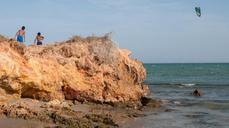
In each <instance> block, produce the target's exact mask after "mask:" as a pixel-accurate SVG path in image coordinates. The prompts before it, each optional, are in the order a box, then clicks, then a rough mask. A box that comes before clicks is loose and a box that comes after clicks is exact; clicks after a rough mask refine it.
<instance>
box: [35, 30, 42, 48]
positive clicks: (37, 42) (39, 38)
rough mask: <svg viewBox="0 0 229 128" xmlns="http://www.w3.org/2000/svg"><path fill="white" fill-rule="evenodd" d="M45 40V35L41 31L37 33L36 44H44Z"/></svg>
mask: <svg viewBox="0 0 229 128" xmlns="http://www.w3.org/2000/svg"><path fill="white" fill-rule="evenodd" d="M43 40H44V36H42V35H41V33H40V32H38V33H37V36H36V38H35V40H34V44H37V45H42V41H43Z"/></svg>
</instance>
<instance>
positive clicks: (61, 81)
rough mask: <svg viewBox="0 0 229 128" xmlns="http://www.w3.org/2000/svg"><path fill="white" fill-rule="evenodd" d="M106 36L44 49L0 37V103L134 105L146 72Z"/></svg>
mask: <svg viewBox="0 0 229 128" xmlns="http://www.w3.org/2000/svg"><path fill="white" fill-rule="evenodd" d="M130 54H131V52H130V51H129V50H126V49H120V48H118V47H117V46H115V45H114V43H113V42H112V40H111V39H110V38H109V36H103V37H95V36H91V37H86V38H82V37H79V36H75V37H73V38H72V39H70V40H68V41H65V42H59V43H55V44H48V45H43V46H35V45H31V46H28V47H27V46H25V45H24V44H19V43H17V42H15V41H14V40H7V39H6V38H3V37H1V39H0V94H1V98H0V99H1V100H2V101H3V100H8V99H10V98H33V99H38V100H43V101H50V100H55V99H58V100H64V99H66V100H77V101H82V102H83V101H89V102H99V103H104V102H108V103H109V102H112V103H113V102H128V101H138V100H139V99H140V98H141V97H143V96H144V95H146V94H147V93H148V91H149V89H148V86H146V85H143V81H144V79H145V77H146V71H145V69H144V67H143V65H142V63H141V62H139V61H138V60H135V59H131V58H130V57H129V55H130Z"/></svg>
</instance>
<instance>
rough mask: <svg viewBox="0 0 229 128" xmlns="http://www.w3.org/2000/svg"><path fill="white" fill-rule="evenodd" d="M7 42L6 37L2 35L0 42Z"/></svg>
mask: <svg viewBox="0 0 229 128" xmlns="http://www.w3.org/2000/svg"><path fill="white" fill-rule="evenodd" d="M6 40H8V39H7V38H6V37H5V36H3V35H0V42H1V41H6Z"/></svg>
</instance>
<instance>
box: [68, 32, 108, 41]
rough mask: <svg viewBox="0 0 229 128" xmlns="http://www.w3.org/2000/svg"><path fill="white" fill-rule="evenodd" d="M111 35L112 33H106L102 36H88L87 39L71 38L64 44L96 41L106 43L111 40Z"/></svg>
mask: <svg viewBox="0 0 229 128" xmlns="http://www.w3.org/2000/svg"><path fill="white" fill-rule="evenodd" d="M111 35H112V33H107V34H105V35H104V36H101V37H99V36H95V35H92V36H88V37H81V36H78V35H76V36H73V37H72V38H71V39H70V40H68V41H66V42H93V41H98V40H102V41H107V40H111Z"/></svg>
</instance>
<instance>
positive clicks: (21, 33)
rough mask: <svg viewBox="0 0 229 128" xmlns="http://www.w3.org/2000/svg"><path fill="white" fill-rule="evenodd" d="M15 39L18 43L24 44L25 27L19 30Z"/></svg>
mask: <svg viewBox="0 0 229 128" xmlns="http://www.w3.org/2000/svg"><path fill="white" fill-rule="evenodd" d="M15 38H16V40H17V41H18V42H20V43H23V42H25V26H22V27H21V29H20V30H18V32H17V33H16V35H15Z"/></svg>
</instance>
